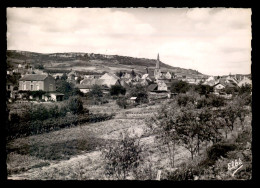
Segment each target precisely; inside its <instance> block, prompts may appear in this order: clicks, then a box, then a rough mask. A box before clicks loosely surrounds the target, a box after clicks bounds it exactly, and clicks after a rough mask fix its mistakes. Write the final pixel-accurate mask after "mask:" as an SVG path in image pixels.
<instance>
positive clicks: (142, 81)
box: [139, 79, 149, 86]
mask: <svg viewBox="0 0 260 188" xmlns="http://www.w3.org/2000/svg"><path fill="white" fill-rule="evenodd" d="M139 83H140V84H141V85H142V86H148V85H149V81H148V80H147V79H140V80H139Z"/></svg>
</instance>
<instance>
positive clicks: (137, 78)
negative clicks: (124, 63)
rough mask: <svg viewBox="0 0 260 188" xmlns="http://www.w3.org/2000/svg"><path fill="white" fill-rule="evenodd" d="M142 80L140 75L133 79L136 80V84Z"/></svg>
mask: <svg viewBox="0 0 260 188" xmlns="http://www.w3.org/2000/svg"><path fill="white" fill-rule="evenodd" d="M140 79H141V77H140V76H139V75H136V76H135V77H134V78H133V80H134V81H135V82H139V81H140Z"/></svg>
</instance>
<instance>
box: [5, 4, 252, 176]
mask: <svg viewBox="0 0 260 188" xmlns="http://www.w3.org/2000/svg"><path fill="white" fill-rule="evenodd" d="M251 17H252V9H251V8H224V7H214V8H213V7H212V8H199V7H198V8H174V7H171V8H170V7H166V8H155V7H151V8H141V7H139V8H134V7H132V8H130V7H129V8H98V7H97V8H89V7H85V8H79V7H78V8H76V7H75V8H73V7H60V8H54V7H49V8H47V7H44V8H40V7H7V8H6V28H7V29H6V43H7V44H6V46H7V50H6V70H5V73H6V113H7V119H8V120H7V121H6V169H7V179H8V180H113V181H117V180H127V181H133V180H138V181H143V180H154V181H163V180H169V181H196V180H206V181H208V180H221V181H222V180H251V179H252V147H251V145H252V74H251V66H252V62H251V61H252V60H251V51H252V47H251V41H252V20H251Z"/></svg>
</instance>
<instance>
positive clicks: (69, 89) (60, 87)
mask: <svg viewBox="0 0 260 188" xmlns="http://www.w3.org/2000/svg"><path fill="white" fill-rule="evenodd" d="M56 91H57V92H61V93H63V94H64V99H65V100H66V99H68V98H69V97H70V96H75V95H82V93H81V92H80V90H79V89H78V88H75V87H74V85H73V84H72V83H69V82H67V81H65V80H62V79H61V80H56Z"/></svg>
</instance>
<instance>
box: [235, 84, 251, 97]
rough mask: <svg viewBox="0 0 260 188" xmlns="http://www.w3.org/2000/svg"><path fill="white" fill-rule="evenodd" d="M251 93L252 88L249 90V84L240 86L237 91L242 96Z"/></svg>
mask: <svg viewBox="0 0 260 188" xmlns="http://www.w3.org/2000/svg"><path fill="white" fill-rule="evenodd" d="M251 92H252V88H251V85H249V84H245V85H242V86H241V87H240V89H239V92H238V93H239V95H243V94H244V93H246V94H250V93H251Z"/></svg>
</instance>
